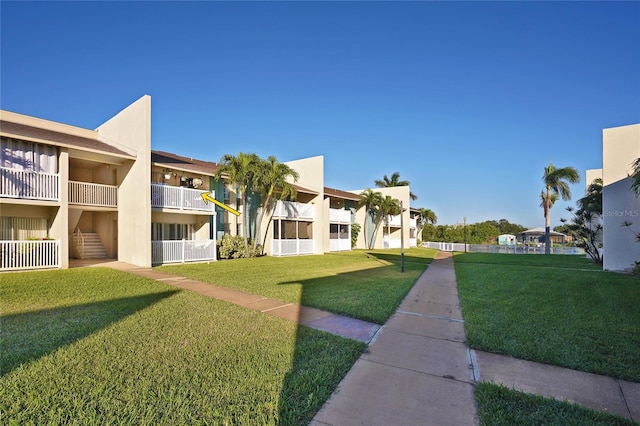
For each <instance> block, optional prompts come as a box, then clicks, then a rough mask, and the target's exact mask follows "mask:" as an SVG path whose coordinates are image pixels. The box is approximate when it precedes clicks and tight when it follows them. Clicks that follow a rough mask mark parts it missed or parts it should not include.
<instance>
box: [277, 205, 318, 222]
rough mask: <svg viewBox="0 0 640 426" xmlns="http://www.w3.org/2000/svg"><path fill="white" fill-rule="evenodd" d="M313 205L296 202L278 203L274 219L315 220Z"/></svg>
mask: <svg viewBox="0 0 640 426" xmlns="http://www.w3.org/2000/svg"><path fill="white" fill-rule="evenodd" d="M313 207H314V205H313V204H307V203H298V202H296V201H278V202H277V204H276V208H275V210H274V212H273V217H274V218H287V219H313Z"/></svg>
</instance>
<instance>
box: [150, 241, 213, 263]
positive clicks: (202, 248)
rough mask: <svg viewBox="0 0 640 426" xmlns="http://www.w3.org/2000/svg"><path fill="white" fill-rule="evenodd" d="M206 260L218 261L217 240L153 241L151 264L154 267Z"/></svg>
mask: <svg viewBox="0 0 640 426" xmlns="http://www.w3.org/2000/svg"><path fill="white" fill-rule="evenodd" d="M204 260H216V242H215V240H163V241H151V262H152V263H153V264H154V265H159V264H163V263H185V262H196V261H204Z"/></svg>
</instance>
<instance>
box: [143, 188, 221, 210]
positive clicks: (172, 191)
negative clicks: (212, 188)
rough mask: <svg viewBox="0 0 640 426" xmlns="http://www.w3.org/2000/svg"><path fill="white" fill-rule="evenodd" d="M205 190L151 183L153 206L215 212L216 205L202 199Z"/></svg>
mask: <svg viewBox="0 0 640 426" xmlns="http://www.w3.org/2000/svg"><path fill="white" fill-rule="evenodd" d="M203 192H205V191H201V190H197V189H191V188H185V187H183V186H170V185H159V184H156V183H152V184H151V207H161V208H167V209H178V210H200V211H207V212H214V211H215V205H214V204H213V203H206V204H205V202H204V200H203V199H202V193H203Z"/></svg>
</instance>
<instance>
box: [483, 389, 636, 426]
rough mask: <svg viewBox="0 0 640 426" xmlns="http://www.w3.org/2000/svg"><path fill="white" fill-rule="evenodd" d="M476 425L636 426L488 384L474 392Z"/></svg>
mask: <svg viewBox="0 0 640 426" xmlns="http://www.w3.org/2000/svg"><path fill="white" fill-rule="evenodd" d="M475 394H476V400H477V401H478V408H479V413H478V415H479V417H480V425H483V426H484V425H487V426H512V425H558V426H583V425H592V426H624V425H629V426H631V425H634V424H637V423H634V422H632V421H631V420H627V419H624V418H622V417H619V416H614V415H611V414H607V413H602V412H597V411H593V410H589V409H586V408H583V407H580V406H578V405H575V404H570V403H568V402H562V401H557V400H553V399H548V398H544V397H541V396H536V395H528V394H525V393H522V392H517V391H514V390H510V389H507V388H506V387H504V386H500V385H495V384H491V383H479V384H477V385H476V388H475Z"/></svg>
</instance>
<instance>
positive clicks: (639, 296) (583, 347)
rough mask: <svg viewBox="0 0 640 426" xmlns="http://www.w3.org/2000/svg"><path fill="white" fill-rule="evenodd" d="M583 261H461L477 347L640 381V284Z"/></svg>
mask: <svg viewBox="0 0 640 426" xmlns="http://www.w3.org/2000/svg"><path fill="white" fill-rule="evenodd" d="M583 261H584V259H580V258H576V257H573V256H560V255H556V256H542V255H501V254H480V253H472V254H459V255H456V256H455V268H456V276H457V279H458V289H459V293H460V300H461V304H462V310H463V314H464V319H465V330H466V335H467V343H468V344H469V346H471V347H472V348H475V349H480V350H484V351H488V352H495V353H502V354H507V355H511V356H513V357H516V358H521V359H527V360H531V361H538V362H542V363H546V364H553V365H558V366H562V367H567V368H572V369H575V370H581V371H587V372H591V373H596V374H602V375H607V376H611V377H615V378H621V379H625V380H630V381H634V382H640V351H638V348H640V315H638V312H639V311H638V306H640V285H639V282H638V280H637V278H634V277H632V276H630V275H624V274H616V273H609V272H599V271H597V270H593V271H585V270H582V269H584V267H583V265H582V263H583ZM563 267H566V268H567V269H563Z"/></svg>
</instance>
